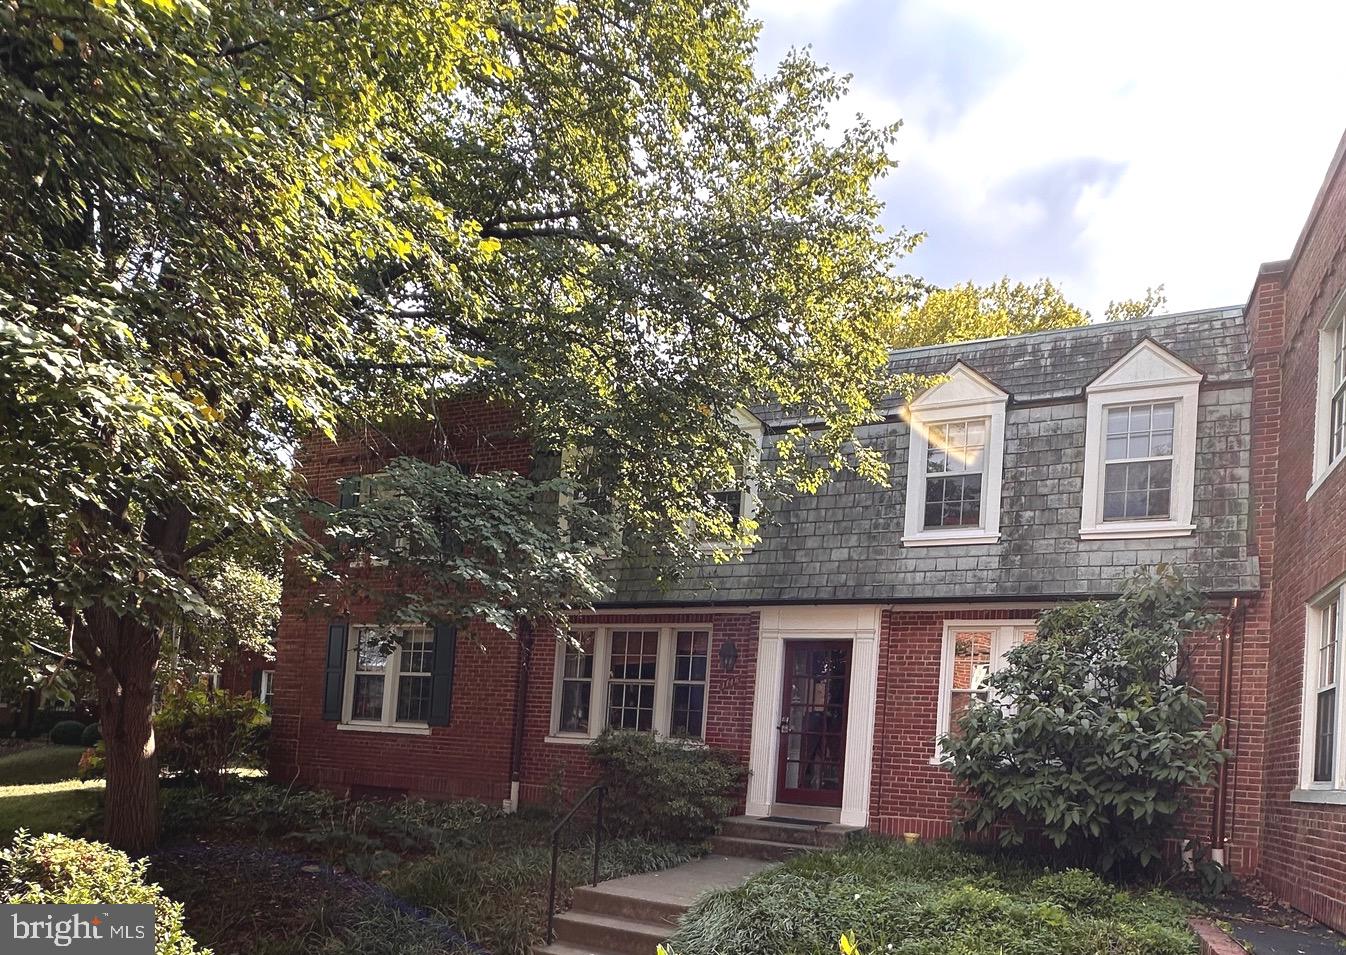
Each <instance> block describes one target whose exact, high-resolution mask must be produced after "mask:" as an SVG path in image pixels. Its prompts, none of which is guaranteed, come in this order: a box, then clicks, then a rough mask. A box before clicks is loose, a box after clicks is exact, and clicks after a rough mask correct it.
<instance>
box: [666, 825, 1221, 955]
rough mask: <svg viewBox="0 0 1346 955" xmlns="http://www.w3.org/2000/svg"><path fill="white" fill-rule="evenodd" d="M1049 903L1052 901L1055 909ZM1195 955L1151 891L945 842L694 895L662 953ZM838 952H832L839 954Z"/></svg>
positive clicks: (824, 859)
mask: <svg viewBox="0 0 1346 955" xmlns="http://www.w3.org/2000/svg"><path fill="white" fill-rule="evenodd" d="M1058 900H1059V901H1058ZM843 935H847V936H848V937H849V938H850V939H851V940H852V941H853V942H854V944H855V946H856V947H855V949H852V951H858V953H859V955H1195V953H1196V951H1197V946H1196V939H1195V938H1194V937H1193V935H1192V934H1191V932H1190V931H1189V930H1188V928H1187V922H1186V912H1185V910H1184V908H1183V906H1182V905H1181V904H1180V903H1178V902H1177V901H1176V900H1174V899H1173V898H1172V897H1170V896H1167V895H1163V894H1160V893H1149V892H1146V893H1138V894H1135V895H1132V894H1129V893H1126V892H1120V891H1118V890H1115V889H1112V888H1110V887H1109V886H1108V885H1107V884H1106V883H1104V882H1103V881H1102V880H1101V879H1099V878H1098V877H1097V876H1094V875H1093V874H1091V873H1085V872H1067V873H1046V872H1044V870H1043V869H1041V868H1035V867H1033V866H1030V865H1028V864H1026V863H1024V862H1022V861H1019V860H1016V859H1013V858H1009V857H1006V856H997V855H994V854H991V853H986V852H978V851H974V850H972V849H969V848H967V847H966V846H962V845H957V844H954V843H951V842H945V843H937V844H934V845H916V846H907V845H903V844H902V843H899V842H896V841H893V840H889V839H879V838H866V839H859V840H856V841H854V842H852V843H851V844H850V845H848V846H847V847H846V848H845V849H842V850H840V851H838V852H831V853H818V854H815V855H812V856H800V857H795V858H793V859H790V860H788V861H787V862H786V863H784V864H783V865H781V866H780V867H778V868H775V869H771V870H768V871H766V872H763V873H761V874H759V875H757V876H755V877H754V878H752V879H750V880H749V881H748V882H747V883H745V884H744V885H742V886H739V887H738V888H734V889H728V890H724V891H720V892H715V893H712V894H710V895H707V896H704V897H703V898H702V899H701V900H700V901H698V902H697V903H696V904H695V905H694V906H693V907H692V909H691V910H690V911H689V912H688V913H687V914H686V915H685V916H684V917H683V918H682V920H681V921H680V923H679V927H678V931H677V934H675V935H674V936H673V937H672V939H671V940H670V942H669V944H668V946H667V949H668V951H669V952H670V955H673V953H676V955H730V953H732V955H836V953H837V952H838V941H839V939H840V938H841V937H842V936H843ZM846 950H847V949H846V947H845V946H842V947H841V951H843V952H844V951H846Z"/></svg>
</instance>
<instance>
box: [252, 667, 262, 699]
mask: <svg viewBox="0 0 1346 955" xmlns="http://www.w3.org/2000/svg"><path fill="white" fill-rule="evenodd" d="M252 698H253V699H254V700H260V699H261V698H262V671H261V670H253V671H252Z"/></svg>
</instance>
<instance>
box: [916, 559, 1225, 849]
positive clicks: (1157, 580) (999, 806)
mask: <svg viewBox="0 0 1346 955" xmlns="http://www.w3.org/2000/svg"><path fill="white" fill-rule="evenodd" d="M1203 602H1204V598H1203V597H1202V596H1201V594H1200V593H1198V592H1197V591H1196V590H1195V589H1194V588H1192V587H1191V586H1190V585H1188V584H1187V583H1185V582H1184V581H1182V580H1181V579H1180V578H1179V577H1177V576H1176V575H1174V574H1172V573H1170V572H1168V570H1167V569H1166V568H1164V567H1162V566H1161V567H1160V568H1157V570H1156V571H1155V572H1153V573H1145V574H1142V575H1140V576H1138V577H1137V578H1136V580H1135V581H1134V582H1133V583H1131V584H1130V585H1129V586H1128V587H1127V589H1126V591H1125V592H1124V593H1123V594H1122V596H1121V597H1120V598H1119V599H1117V600H1114V601H1109V602H1106V603H1092V602H1088V603H1077V604H1071V605H1067V606H1062V607H1057V608H1053V609H1052V610H1048V611H1047V612H1045V613H1044V614H1043V615H1042V616H1041V617H1040V618H1039V620H1038V629H1037V636H1036V639H1034V640H1033V641H1031V642H1029V643H1026V644H1024V645H1023V646H1020V647H1017V648H1015V649H1014V650H1012V651H1010V653H1009V657H1008V661H1007V665H1006V666H1005V667H1004V668H1003V669H1001V670H999V671H998V672H996V673H994V674H992V675H991V676H990V678H989V680H988V681H987V684H988V688H989V694H990V700H991V702H989V703H985V704H980V705H975V706H973V707H971V708H970V709H968V710H967V711H966V712H965V713H964V714H963V715H962V716H961V717H960V718H959V720H958V723H957V729H956V731H955V732H954V733H952V734H951V735H947V736H945V737H944V738H943V739H942V740H941V745H942V746H943V747H944V751H945V752H946V753H947V754H948V756H949V758H950V759H951V760H952V763H951V768H952V770H953V777H954V779H955V780H957V781H958V782H959V783H961V784H962V785H963V786H965V787H967V789H968V791H969V792H970V798H968V799H964V800H962V801H961V802H960V809H961V810H962V812H963V813H964V822H965V823H966V824H967V825H969V826H971V828H973V829H974V830H977V831H985V830H988V829H991V828H993V827H1003V828H1002V830H1001V841H1002V842H1004V843H1018V842H1021V841H1022V840H1023V838H1024V836H1025V835H1026V834H1027V833H1029V832H1040V833H1041V834H1042V835H1044V836H1045V837H1046V838H1047V839H1049V840H1050V841H1051V842H1052V844H1053V845H1055V846H1056V847H1057V848H1062V849H1064V850H1065V851H1066V852H1067V853H1069V854H1070V856H1071V857H1072V858H1073V859H1075V860H1076V861H1077V862H1078V863H1080V864H1090V865H1093V866H1095V867H1097V868H1099V869H1101V870H1109V869H1113V868H1114V867H1121V866H1132V865H1140V866H1146V865H1149V864H1150V863H1152V862H1153V861H1155V860H1156V859H1158V858H1159V856H1160V854H1161V852H1162V847H1163V842H1164V840H1165V838H1166V837H1168V836H1169V835H1170V834H1171V833H1172V832H1173V830H1174V828H1175V827H1176V825H1177V823H1178V821H1179V816H1180V812H1181V809H1182V805H1183V799H1184V793H1185V791H1186V790H1187V788H1188V787H1192V786H1202V785H1205V784H1206V783H1208V782H1210V779H1211V776H1212V774H1213V773H1214V771H1215V768H1216V766H1217V765H1218V764H1219V763H1220V762H1221V761H1223V760H1224V759H1226V758H1227V757H1228V753H1226V752H1225V751H1223V750H1222V749H1221V748H1220V740H1221V738H1222V735H1223V730H1224V727H1223V726H1222V725H1221V724H1218V723H1217V724H1214V725H1207V724H1206V703H1205V701H1204V700H1203V699H1202V697H1201V694H1200V692H1199V691H1198V690H1197V689H1196V688H1195V687H1193V686H1192V685H1191V684H1190V683H1188V681H1187V675H1186V674H1185V673H1184V668H1183V666H1182V665H1181V661H1182V652H1183V645H1184V642H1185V641H1187V640H1189V639H1192V638H1194V637H1195V636H1196V635H1197V634H1199V633H1201V632H1202V631H1203V630H1206V629H1207V628H1208V627H1209V626H1210V625H1211V624H1212V622H1213V618H1212V616H1210V615H1209V614H1206V613H1204V612H1203V611H1202V609H1201V607H1202V604H1203Z"/></svg>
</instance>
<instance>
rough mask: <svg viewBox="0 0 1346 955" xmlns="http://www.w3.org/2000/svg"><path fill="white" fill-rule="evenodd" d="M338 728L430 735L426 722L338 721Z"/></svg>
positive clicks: (407, 734) (354, 730)
mask: <svg viewBox="0 0 1346 955" xmlns="http://www.w3.org/2000/svg"><path fill="white" fill-rule="evenodd" d="M337 729H339V730H345V731H347V732H353V733H401V734H402V735H404V736H429V735H430V727H428V726H426V725H425V724H424V723H338V724H337Z"/></svg>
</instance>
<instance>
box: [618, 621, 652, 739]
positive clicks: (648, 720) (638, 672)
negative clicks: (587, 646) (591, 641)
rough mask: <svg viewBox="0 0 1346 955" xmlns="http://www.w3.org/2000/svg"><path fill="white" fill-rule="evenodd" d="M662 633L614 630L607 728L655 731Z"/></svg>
mask: <svg viewBox="0 0 1346 955" xmlns="http://www.w3.org/2000/svg"><path fill="white" fill-rule="evenodd" d="M658 655H659V631H657V630H614V631H613V633H612V654H611V657H612V659H611V661H610V667H609V671H608V672H609V681H608V725H609V726H611V727H615V728H618V729H636V730H649V729H652V728H653V727H654V679H655V674H656V669H657V665H658Z"/></svg>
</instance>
